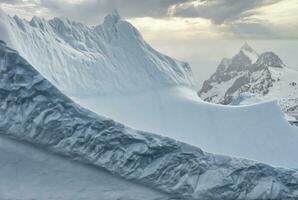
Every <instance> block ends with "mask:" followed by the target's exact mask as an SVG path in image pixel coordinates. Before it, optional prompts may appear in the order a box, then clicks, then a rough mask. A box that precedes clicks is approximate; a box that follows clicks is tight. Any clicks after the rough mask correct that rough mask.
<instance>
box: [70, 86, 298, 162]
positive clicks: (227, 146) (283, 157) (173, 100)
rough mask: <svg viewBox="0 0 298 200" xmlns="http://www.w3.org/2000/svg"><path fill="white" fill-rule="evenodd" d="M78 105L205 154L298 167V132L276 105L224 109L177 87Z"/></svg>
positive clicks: (270, 103) (264, 104)
mask: <svg viewBox="0 0 298 200" xmlns="http://www.w3.org/2000/svg"><path fill="white" fill-rule="evenodd" d="M73 99H74V100H75V101H76V102H78V103H79V104H80V105H83V106H85V107H86V108H88V109H90V110H93V111H95V112H96V113H98V114H103V115H105V116H107V117H110V118H113V119H115V120H116V121H119V122H122V123H124V124H127V125H129V126H131V127H134V128H136V129H140V130H146V131H150V132H154V133H159V134H162V135H165V136H169V137H172V138H175V139H177V140H180V141H183V142H186V143H188V144H193V145H195V146H198V147H200V148H202V149H204V150H206V151H209V152H213V153H218V154H225V155H232V156H237V157H241V158H248V159H252V160H257V161H261V162H265V163H269V164H272V165H275V166H283V167H292V168H297V166H298V157H297V156H296V155H297V152H298V129H297V128H296V127H294V126H291V125H289V123H288V122H287V121H286V119H285V118H284V115H283V113H282V112H281V110H280V108H279V106H278V105H277V103H276V102H274V101H272V102H265V103H261V104H256V105H251V106H239V107H233V106H221V105H214V104H210V103H206V102H203V101H201V100H199V98H198V97H197V95H196V91H194V90H192V89H189V88H184V87H180V88H177V87H173V88H166V89H160V90H154V91H147V92H143V93H140V94H136V95H130V96H127V97H123V96H121V97H105V98H103V97H98V98H91V97H90V98H73Z"/></svg>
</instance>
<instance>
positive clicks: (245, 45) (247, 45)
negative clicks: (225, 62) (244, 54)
mask: <svg viewBox="0 0 298 200" xmlns="http://www.w3.org/2000/svg"><path fill="white" fill-rule="evenodd" d="M240 50H248V51H254V49H253V48H252V47H251V46H250V45H249V44H248V43H247V42H244V44H243V45H242V47H241V48H240Z"/></svg>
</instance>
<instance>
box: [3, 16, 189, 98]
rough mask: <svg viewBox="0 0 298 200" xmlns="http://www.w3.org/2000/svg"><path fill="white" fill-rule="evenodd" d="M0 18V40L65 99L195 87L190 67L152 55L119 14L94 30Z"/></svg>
mask: <svg viewBox="0 0 298 200" xmlns="http://www.w3.org/2000/svg"><path fill="white" fill-rule="evenodd" d="M0 15H1V16H0V39H2V40H3V41H6V43H7V44H8V45H9V46H10V47H12V48H13V49H16V50H17V51H18V52H20V54H21V55H22V56H23V57H24V58H26V59H27V60H28V61H29V62H30V63H31V64H32V65H33V66H36V68H37V70H38V71H39V72H40V73H41V74H42V75H44V76H45V77H46V78H47V79H48V80H49V81H50V82H52V83H53V84H54V85H55V86H57V87H59V89H60V90H62V91H63V92H65V93H67V94H71V95H95V94H97V95H106V94H119V93H125V94H127V93H128V92H138V91H142V90H144V89H148V88H156V87H165V86H170V85H188V86H191V85H192V78H191V69H190V67H189V65H188V64H187V63H184V62H180V61H177V60H175V59H172V58H170V57H168V56H165V55H163V54H161V53H159V52H157V51H156V50H154V49H153V48H152V47H150V46H149V45H148V44H147V43H146V42H145V41H144V40H143V38H142V36H141V35H140V33H139V32H138V31H137V30H136V29H135V28H134V27H133V26H132V25H131V24H130V23H128V22H126V21H125V20H122V19H121V17H120V16H119V15H118V13H117V12H116V11H115V12H114V13H113V14H110V15H107V16H106V17H105V19H104V22H103V24H101V25H98V26H95V27H89V26H85V25H83V24H81V23H77V22H73V21H70V20H68V19H60V18H54V19H52V20H49V21H46V20H44V19H40V18H38V17H33V18H32V20H31V21H27V20H23V19H20V18H18V17H17V16H14V17H10V16H7V15H6V14H5V13H4V12H2V14H0Z"/></svg>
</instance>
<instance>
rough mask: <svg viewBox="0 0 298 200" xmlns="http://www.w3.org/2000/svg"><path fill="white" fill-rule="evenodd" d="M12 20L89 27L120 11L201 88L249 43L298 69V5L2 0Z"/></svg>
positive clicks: (266, 0)
mask: <svg viewBox="0 0 298 200" xmlns="http://www.w3.org/2000/svg"><path fill="white" fill-rule="evenodd" d="M0 5H1V8H2V9H3V10H4V11H6V12H7V13H8V14H10V15H14V14H17V15H18V16H20V17H22V18H27V19H30V18H31V17H32V16H33V15H37V16H40V17H44V18H51V17H53V16H60V17H68V18H70V19H72V20H76V21H80V22H83V23H86V24H89V25H95V24H99V23H101V22H102V20H103V17H104V16H105V15H106V14H108V13H110V12H112V10H113V9H117V10H118V12H119V13H120V14H121V15H122V17H123V18H125V19H126V20H128V21H130V22H131V23H132V24H133V25H135V26H136V27H137V28H138V29H139V30H140V32H141V33H142V34H143V36H144V38H145V39H146V40H147V41H148V42H149V43H150V44H151V45H152V46H153V47H155V48H157V49H158V50H160V51H161V52H163V53H166V54H168V55H170V56H173V57H175V58H178V59H180V60H184V61H188V62H189V63H190V64H191V66H192V68H193V71H194V73H195V77H196V80H197V83H198V85H200V84H201V82H202V81H203V80H204V79H206V78H208V77H209V76H210V74H211V73H212V72H213V71H214V70H215V68H216V65H217V64H218V63H219V62H220V60H221V58H222V57H231V56H233V55H234V54H235V53H237V51H238V50H239V48H240V47H241V46H242V44H243V43H244V42H245V41H247V42H248V43H249V44H250V45H251V46H252V47H254V48H255V49H256V50H257V51H258V52H263V51H274V52H276V53H277V54H278V55H279V56H280V57H281V58H282V59H283V60H284V62H285V63H286V64H287V65H288V66H289V67H291V68H296V69H298V12H297V11H298V0H0Z"/></svg>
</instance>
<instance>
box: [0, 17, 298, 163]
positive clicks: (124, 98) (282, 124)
mask: <svg viewBox="0 0 298 200" xmlns="http://www.w3.org/2000/svg"><path fill="white" fill-rule="evenodd" d="M0 22H1V24H2V25H1V26H0V30H1V32H3V33H4V32H5V33H7V34H3V35H0V37H3V38H4V39H5V40H6V41H8V42H9V44H10V46H12V47H13V48H14V49H16V50H18V51H19V53H20V54H21V55H22V56H24V57H25V58H27V59H28V61H29V62H30V63H32V64H34V67H35V68H36V69H37V70H38V71H39V72H41V74H43V75H44V76H45V77H46V78H48V79H49V80H50V81H51V82H52V83H54V84H55V85H56V86H57V87H58V88H59V89H61V90H62V91H63V92H65V93H66V94H68V95H70V96H72V97H73V98H74V99H75V100H76V101H77V102H79V103H80V104H81V105H83V106H85V107H87V108H90V109H91V110H93V111H95V112H97V113H98V114H102V115H105V116H107V117H110V118H112V119H115V120H118V121H120V122H122V123H125V124H127V125H129V126H131V127H133V128H137V129H140V130H146V131H152V132H155V133H159V134H162V135H165V136H169V137H173V138H175V139H178V140H180V141H183V142H187V143H190V144H193V145H196V146H198V147H201V148H203V149H204V150H206V151H210V152H213V153H219V154H226V155H232V156H237V157H241V158H248V159H252V160H257V161H261V162H266V163H268V164H272V165H275V166H283V167H293V168H296V167H297V166H298V157H297V156H296V155H297V152H298V129H297V128H295V127H293V126H290V125H289V124H288V123H287V122H286V120H285V119H284V116H283V114H282V112H281V111H280V109H279V107H278V106H277V105H276V103H275V102H268V103H264V104H260V105H255V106H247V107H239V108H233V107H224V106H217V105H213V104H208V103H204V102H202V101H201V100H200V99H199V97H197V95H196V94H195V91H194V90H193V89H192V88H191V85H192V84H191V74H190V69H189V66H188V65H187V64H185V63H181V62H178V61H176V60H175V59H172V58H170V57H168V56H165V55H162V54H160V53H158V52H156V51H155V50H153V49H152V48H151V47H150V46H149V45H148V44H147V43H146V42H145V41H144V40H143V39H142V37H141V36H140V34H139V33H138V32H137V30H136V29H135V28H133V27H132V25H131V24H129V23H128V22H126V21H124V20H122V19H121V18H120V17H119V15H118V14H112V15H108V16H107V17H106V18H105V21H104V23H103V24H102V25H99V26H96V27H93V28H90V27H87V26H85V25H82V24H79V23H76V22H71V21H69V20H67V19H59V18H54V19H53V20H50V21H45V20H42V19H39V18H36V17H34V18H33V19H32V20H31V21H30V22H28V21H26V20H21V19H19V18H18V17H13V18H11V17H8V16H6V15H5V14H3V15H2V17H1V20H0ZM6 36H7V37H6ZM244 50H245V51H244ZM243 51H244V53H246V54H250V57H253V55H255V53H254V52H253V51H252V50H251V49H249V48H247V47H246V48H243ZM226 64H228V63H226Z"/></svg>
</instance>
